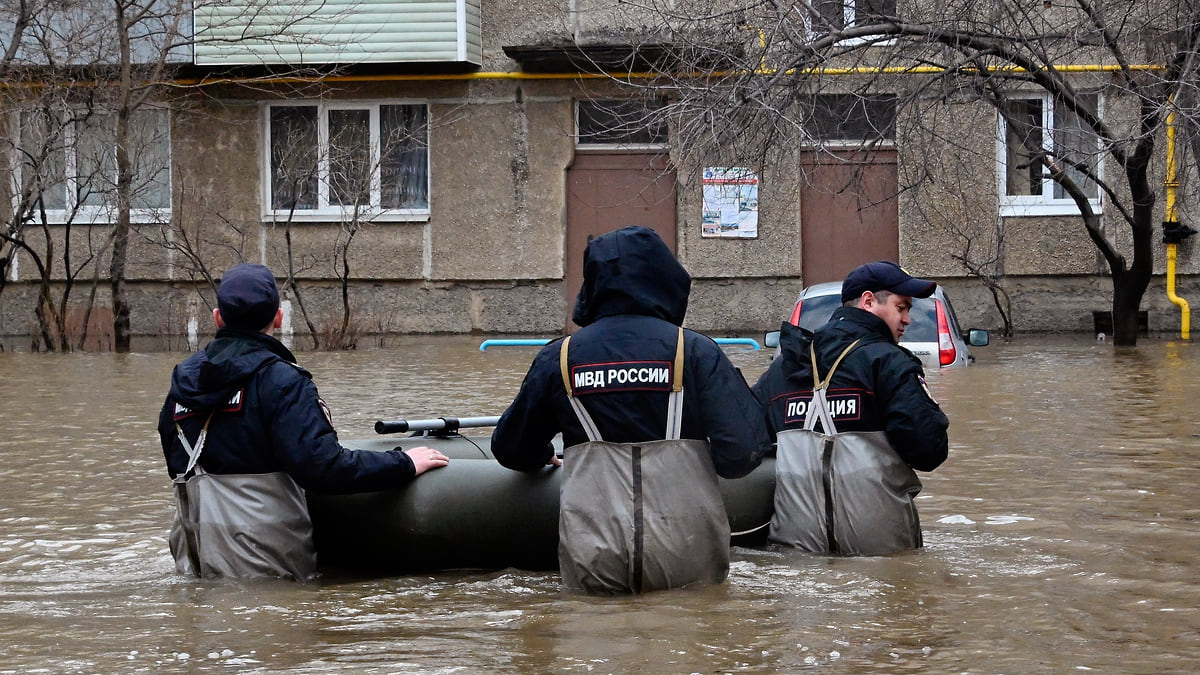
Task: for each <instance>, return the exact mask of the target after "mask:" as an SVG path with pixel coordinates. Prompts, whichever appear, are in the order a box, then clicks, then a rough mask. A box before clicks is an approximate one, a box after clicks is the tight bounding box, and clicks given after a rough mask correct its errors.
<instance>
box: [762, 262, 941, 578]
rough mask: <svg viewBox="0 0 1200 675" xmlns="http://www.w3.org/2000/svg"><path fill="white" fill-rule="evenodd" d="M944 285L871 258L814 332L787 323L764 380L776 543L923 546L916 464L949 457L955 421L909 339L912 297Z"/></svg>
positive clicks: (826, 549) (839, 549)
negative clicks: (904, 343)
mask: <svg viewBox="0 0 1200 675" xmlns="http://www.w3.org/2000/svg"><path fill="white" fill-rule="evenodd" d="M936 287H937V283H936V282H934V281H930V280H928V279H918V278H915V277H913V276H911V275H910V274H908V273H907V272H905V271H904V270H903V269H901V267H900V266H899V265H897V264H896V263H893V262H888V261H879V262H872V263H867V264H865V265H862V266H860V267H857V268H855V269H854V270H852V271H851V272H850V274H848V275H847V276H846V279H845V281H843V282H842V307H840V308H838V309H837V310H836V311H835V312H834V313H833V316H831V317H830V319H829V322H828V323H827V324H826V325H824V326H822V327H821V328H819V329H817V330H816V332H815V333H809V332H808V331H805V330H803V329H801V328H799V327H797V326H793V325H792V324H790V323H787V322H784V324H783V326H782V327H781V331H780V339H779V347H780V356H779V358H777V359H775V361H774V362H773V363H772V364H771V366H770V368H768V370H767V372H765V373H764V374H763V375H762V377H761V378H760V379H759V381H758V383H757V384H755V386H754V393H755V395H756V396H757V397H758V400H759V402H760V403H761V404H762V405H763V407H764V408H765V410H766V415H767V418H768V426H769V427H770V428H771V432H772V433H773V434H775V435H776V443H777V456H776V490H775V516H774V518H773V519H772V521H771V531H770V535H769V536H770V538H771V540H772V541H775V542H778V543H783V544H788V545H791V546H795V547H797V548H800V549H803V550H806V551H813V552H818V553H832V554H840V555H882V554H887V553H893V552H896V551H902V550H906V549H913V548H919V547H920V546H921V545H922V535H921V525H920V521H919V520H918V518H917V509H916V506H915V504H914V501H913V500H914V498H915V497H916V495H917V493H918V492H920V490H921V481H920V480H919V479H918V478H917V476H916V474H915V473H914V472H913V470H914V469H916V470H918V471H932V470H933V469H935V468H937V467H938V466H939V465H940V464H941V463H942V462H944V461H945V460H946V455H947V448H948V439H947V435H946V429H947V427H948V426H949V424H950V422H949V420H948V419H947V418H946V415H945V413H943V412H942V410H941V408H940V407H939V406H938V404H937V401H935V400H934V399H933V397H932V396H930V394H929V389H928V388H927V387H926V385H925V374H924V371H923V370H922V368H921V360H920V359H919V358H917V357H916V356H914V355H913V354H911V353H910V352H909V351H908V350H906V349H904V348H903V347H901V346H900V345H899V341H900V336H902V335H903V334H904V330H905V329H906V328H907V327H908V324H909V310H910V309H912V299H913V298H927V297H929V296H930V295H932V294H933V292H934V290H935V288H936ZM814 366H815V368H814Z"/></svg>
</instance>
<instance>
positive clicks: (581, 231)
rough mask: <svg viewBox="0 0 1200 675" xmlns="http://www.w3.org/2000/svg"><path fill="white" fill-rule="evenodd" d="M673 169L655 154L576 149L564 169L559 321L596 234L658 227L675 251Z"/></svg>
mask: <svg viewBox="0 0 1200 675" xmlns="http://www.w3.org/2000/svg"><path fill="white" fill-rule="evenodd" d="M675 197H676V188H675V170H674V168H672V167H671V165H670V161H669V159H668V158H667V157H666V156H665V155H663V154H659V153H634V154H629V153H605V152H577V153H576V155H575V161H574V162H573V163H572V165H571V167H570V168H569V169H567V237H566V240H567V241H566V252H565V255H566V265H565V266H566V275H565V280H566V291H565V293H566V300H567V316H566V320H565V325H566V327H567V331H568V332H573V331H574V330H575V329H576V328H578V326H576V325H575V324H574V322H572V321H571V312H572V311H574V309H575V298H576V297H577V296H578V295H579V287H580V285H581V284H582V283H583V250H584V249H585V248H586V247H587V243H588V241H589V240H590V239H591V238H592V237H594V236H596V235H599V234H604V233H605V232H611V231H612V230H616V229H619V228H622V227H626V226H629V225H641V226H643V227H648V228H650V229H652V230H654V231H655V232H658V234H659V236H660V237H662V239H663V241H664V242H666V244H667V246H668V247H669V248H670V249H671V251H672V252H674V251H675V229H676V228H675V212H676V209H675Z"/></svg>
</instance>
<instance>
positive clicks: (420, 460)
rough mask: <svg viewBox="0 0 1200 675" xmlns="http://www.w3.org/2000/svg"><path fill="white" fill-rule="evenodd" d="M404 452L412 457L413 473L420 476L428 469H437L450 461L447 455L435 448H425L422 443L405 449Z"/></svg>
mask: <svg viewBox="0 0 1200 675" xmlns="http://www.w3.org/2000/svg"><path fill="white" fill-rule="evenodd" d="M404 454H406V455H408V456H409V458H410V459H412V463H413V468H414V469H415V470H416V474H415V475H417V476H420V475H421V474H423V473H425V472H426V471H428V470H430V469H439V468H441V467H443V466H446V465H447V464H449V463H450V458H449V457H447V456H445V455H443V454H442V453H440V452H438V451H437V450H434V449H433V448H427V447H425V446H423V445H422V446H419V447H416V448H411V449H409V450H405V451H404Z"/></svg>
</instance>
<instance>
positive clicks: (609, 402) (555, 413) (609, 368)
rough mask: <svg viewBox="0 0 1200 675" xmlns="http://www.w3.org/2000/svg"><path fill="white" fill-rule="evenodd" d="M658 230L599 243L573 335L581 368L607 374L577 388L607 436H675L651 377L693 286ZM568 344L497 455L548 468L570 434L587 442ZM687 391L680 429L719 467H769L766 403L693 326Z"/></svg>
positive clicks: (536, 374) (670, 349) (510, 421)
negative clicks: (565, 361)
mask: <svg viewBox="0 0 1200 675" xmlns="http://www.w3.org/2000/svg"><path fill="white" fill-rule="evenodd" d="M650 237H654V238H656V237H657V235H653V233H652V232H651V231H649V230H645V229H644V228H625V229H623V230H619V231H618V232H616V233H610V234H608V235H604V236H603V237H600V238H597V239H595V240H593V241H592V242H591V243H590V244H589V245H588V249H587V252H586V254H585V260H584V281H583V287H582V289H581V290H580V294H579V299H578V302H577V303H576V306H575V313H574V317H573V318H574V320H575V323H577V324H579V325H580V326H582V328H581V329H580V330H579V331H578V332H576V333H575V334H574V335H573V336H572V337H571V341H570V347H569V350H570V366H571V368H572V372H573V373H584V372H591V373H598V374H597V375H595V379H594V380H593V381H592V382H593V386H586V385H585V386H582V387H579V386H576V393H577V395H578V398H579V400H580V401H582V402H583V405H584V407H585V408H586V409H587V411H588V413H589V414H590V415H591V417H592V419H593V420H594V421H595V423H596V426H597V428H598V430H599V431H600V435H601V436H602V437H603V438H604V440H606V441H612V442H616V443H633V442H639V441H653V440H661V439H662V438H663V437H664V435H665V432H666V421H667V399H668V393H667V391H665V389H668V388H669V383H668V387H663V386H661V385H662V382H661V379H662V378H656V377H653V376H651V377H646V374H647V373H651V374H652V373H655V372H659V371H660V370H661V369H662V368H663V367H667V366H668V365H669V364H672V363H673V360H674V358H675V345H676V341H677V335H678V331H679V324H680V323H682V321H683V316H684V313H685V312H686V310H687V299H688V292H689V290H690V286H691V278H690V277H689V276H688V274H687V272H686V271H685V270H684V269H683V267H682V266H681V265H680V264H679V262H678V261H677V260H676V259H675V257H674V256H673V255H671V252H670V251H669V250H667V249H666V248H665V247H663V246H662V244H661V242H656V244H657V245H651V244H650V243H649V239H648V238H650ZM561 346H562V340H557V341H555V342H552V343H550V344H549V345H547V346H546V347H545V348H543V349H542V351H541V352H540V353H539V354H538V355H537V357H536V358H535V359H534V361H533V365H532V366H531V367H530V369H529V372H528V373H527V374H526V376H525V381H524V382H523V383H522V385H521V391H520V393H518V394H517V397H516V400H514V401H513V403H512V405H511V406H509V408H508V410H506V411H505V412H504V414H503V415H502V416H501V418H500V422H499V423H498V424H497V425H496V429H495V431H494V432H493V434H492V453H493V454H494V455H495V457H496V459H497V460H498V461H499V462H500V463H501V464H502V465H504V466H506V467H508V468H510V469H516V470H521V471H532V470H536V469H538V468H540V467H543V466H545V464H546V463H547V461H549V459H550V456H551V454H552V452H553V450H552V448H551V446H550V445H549V443H550V441H551V439H552V438H553V437H554V435H555V434H557V433H559V432H561V433H562V437H563V445H564V447H568V448H569V447H571V446H573V445H578V444H580V443H583V442H585V441H587V436H586V434H585V433H584V431H583V428H582V426H581V425H580V424H579V421H578V419H577V418H576V416H575V413H574V411H573V410H572V409H571V406H570V403H569V402H568V400H567V394H566V388H565V387H564V386H563V381H562V375H561V370H560V365H559V352H560V347H561ZM671 367H673V366H671ZM605 373H615V374H630V377H629V378H624V377H622V378H615V377H613V376H612V375H607V376H606V375H605ZM600 378H604V379H600ZM610 380H611V381H610ZM595 382H600V383H602V385H601V386H594V384H595ZM683 390H684V397H683V401H684V406H683V421H682V429H681V434H680V435H681V437H682V438H689V439H698V440H707V441H708V442H709V444H710V449H711V453H712V458H713V465H714V467H715V468H716V471H717V473H718V475H721V476H724V477H726V478H737V477H740V476H744V475H746V474H747V473H749V472H750V471H752V470H753V469H754V468H755V467H756V466H758V464H759V463H760V462H761V461H762V456H763V455H764V454H765V453H766V452H767V451H768V450H769V449H770V444H771V440H770V437H769V435H768V434H767V430H766V425H765V420H764V419H763V416H762V410H761V408H760V407H759V405H758V403H757V401H756V400H755V399H754V395H753V394H752V393H751V392H750V388H749V387H748V386H747V384H746V381H745V379H744V378H743V377H742V375H741V373H740V372H739V371H738V370H737V369H736V368H735V367H734V366H733V364H732V363H730V361H729V358H728V357H727V356H726V355H725V353H724V352H723V351H721V348H720V346H718V345H717V344H716V343H715V342H713V341H712V340H711V339H710V338H708V337H705V336H704V335H702V334H700V333H697V332H694V331H690V330H685V331H684V367H683Z"/></svg>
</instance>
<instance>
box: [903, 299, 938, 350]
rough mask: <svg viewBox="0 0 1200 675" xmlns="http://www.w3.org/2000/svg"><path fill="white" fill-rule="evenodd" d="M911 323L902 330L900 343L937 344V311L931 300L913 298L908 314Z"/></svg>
mask: <svg viewBox="0 0 1200 675" xmlns="http://www.w3.org/2000/svg"><path fill="white" fill-rule="evenodd" d="M908 317H909V319H910V320H911V321H912V323H910V324H908V328H906V329H904V337H903V338H902V339H901V342H937V341H938V334H937V309H936V307H935V305H934V302H933V298H913V307H912V310H911V311H909V313H908Z"/></svg>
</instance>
